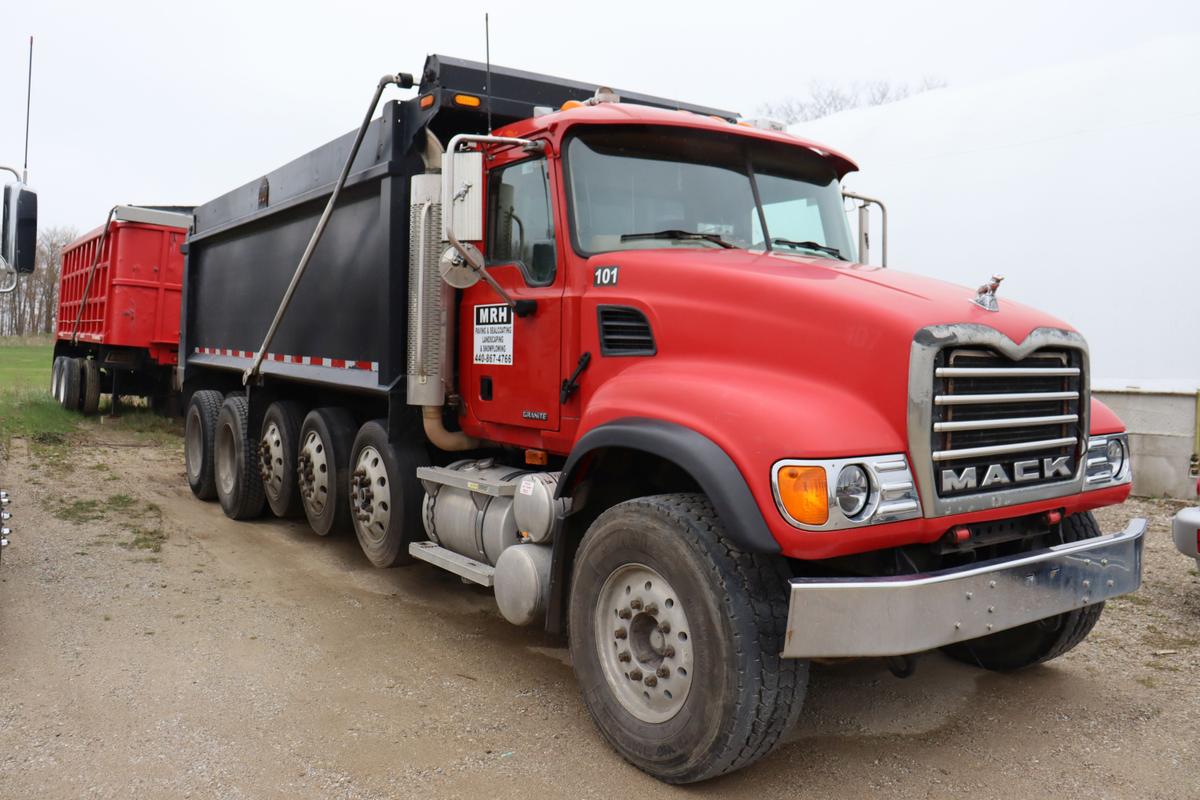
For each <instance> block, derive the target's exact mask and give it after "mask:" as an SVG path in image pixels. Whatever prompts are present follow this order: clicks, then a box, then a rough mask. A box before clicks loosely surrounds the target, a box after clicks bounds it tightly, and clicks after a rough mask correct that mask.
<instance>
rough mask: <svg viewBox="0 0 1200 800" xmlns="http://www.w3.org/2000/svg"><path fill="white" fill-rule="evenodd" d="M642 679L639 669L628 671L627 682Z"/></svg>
mask: <svg viewBox="0 0 1200 800" xmlns="http://www.w3.org/2000/svg"><path fill="white" fill-rule="evenodd" d="M641 679H642V671H641V670H640V669H631V670H629V680H631V681H640V680H641Z"/></svg>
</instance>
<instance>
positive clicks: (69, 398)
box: [50, 356, 101, 416]
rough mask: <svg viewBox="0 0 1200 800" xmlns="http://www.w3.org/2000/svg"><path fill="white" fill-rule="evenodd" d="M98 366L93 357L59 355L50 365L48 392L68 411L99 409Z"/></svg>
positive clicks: (93, 410)
mask: <svg viewBox="0 0 1200 800" xmlns="http://www.w3.org/2000/svg"><path fill="white" fill-rule="evenodd" d="M100 381H101V375H100V366H99V364H97V363H96V360H95V359H91V358H71V357H69V356H58V357H56V358H55V359H54V364H53V365H52V366H51V369H50V393H51V394H52V395H53V396H54V399H55V400H57V401H58V404H59V405H60V406H62V407H63V408H65V409H66V410H68V411H82V412H83V413H84V414H86V415H88V416H91V415H92V414H95V413H96V412H97V411H98V410H99V409H100Z"/></svg>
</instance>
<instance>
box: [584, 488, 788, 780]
mask: <svg viewBox="0 0 1200 800" xmlns="http://www.w3.org/2000/svg"><path fill="white" fill-rule="evenodd" d="M790 577H791V575H790V572H789V571H788V568H787V563H786V561H785V560H784V559H782V558H779V557H775V556H767V555H760V554H753V553H746V552H743V551H741V550H739V549H737V548H736V547H735V546H734V545H733V544H732V543H731V542H730V541H729V540H728V539H727V538H726V537H725V533H724V528H723V526H722V524H721V521H720V520H719V519H718V517H717V514H716V511H715V510H714V509H713V507H712V504H711V503H710V502H709V500H708V499H707V498H706V497H704V496H703V495H699V494H667V495H658V496H654V497H642V498H637V499H634V500H628V501H626V502H623V503H621V504H619V505H616V506H613V507H612V508H610V509H608V510H607V511H605V512H604V513H603V514H601V515H600V516H599V517H598V518H597V519H596V521H595V522H593V523H592V525H591V527H590V528H589V529H588V531H587V533H586V534H585V536H584V538H583V541H582V542H581V544H580V547H579V550H578V552H577V553H576V556H575V565H574V571H573V578H572V584H571V599H570V625H569V638H570V648H571V660H572V663H573V664H574V667H575V672H576V675H577V677H578V682H579V686H580V687H581V689H582V691H583V696H584V702H585V704H586V706H587V708H588V711H589V712H590V713H591V716H592V719H593V720H594V721H595V723H596V725H597V727H598V728H599V729H600V732H601V734H602V735H603V736H604V738H605V739H606V740H607V741H608V742H609V744H610V745H612V747H613V748H614V749H615V750H616V751H617V752H618V753H620V754H621V755H622V756H623V757H624V758H625V759H626V760H628V761H629V762H630V763H632V764H633V765H634V766H636V767H638V768H640V769H642V770H644V771H645V772H647V773H649V774H650V775H653V776H654V777H655V778H658V779H659V780H662V781H665V782H668V783H691V782H695V781H702V780H705V779H708V778H712V777H715V776H717V775H722V774H724V773H727V772H731V771H733V770H736V769H740V768H742V767H745V766H747V765H749V764H752V763H753V762H755V761H757V760H758V759H760V758H762V757H763V756H765V755H766V754H767V753H769V752H771V751H772V750H773V749H774V748H775V747H776V746H777V745H778V744H779V743H780V741H781V740H782V737H783V735H784V734H785V733H787V732H788V730H789V729H790V728H792V727H793V726H794V725H795V723H796V720H797V719H798V717H799V714H800V708H801V706H802V705H803V702H804V696H805V691H806V688H807V685H808V662H807V661H803V660H799V659H784V658H781V657H780V653H781V652H782V651H783V645H784V635H785V631H786V628H787V610H788V595H787V585H788V579H789V578H790Z"/></svg>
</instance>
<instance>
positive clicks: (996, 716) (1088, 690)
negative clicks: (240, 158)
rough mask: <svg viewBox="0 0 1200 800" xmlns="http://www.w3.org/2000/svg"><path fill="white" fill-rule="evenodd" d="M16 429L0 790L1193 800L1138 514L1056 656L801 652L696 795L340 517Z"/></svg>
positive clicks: (1168, 607)
mask: <svg viewBox="0 0 1200 800" xmlns="http://www.w3.org/2000/svg"><path fill="white" fill-rule="evenodd" d="M89 435H90V436H91V438H92V440H93V442H92V444H91V445H90V446H88V447H75V448H73V449H72V452H71V453H69V454H67V455H66V456H65V457H64V456H63V454H61V453H60V454H58V456H57V457H47V456H46V455H45V454H44V453H40V452H39V453H37V454H36V455H34V454H33V453H32V452H31V450H30V448H29V446H27V445H26V443H25V442H23V441H21V440H17V441H15V442H14V444H13V447H12V449H11V452H10V456H9V460H8V462H7V463H0V486H4V487H5V488H7V489H9V490H10V491H11V492H12V494H13V496H14V502H15V505H14V507H13V510H14V512H15V515H16V516H15V519H14V520H13V522H14V523H16V526H15V527H16V530H17V533H16V534H15V536H14V537H13V544H12V546H11V547H9V548H8V549H7V550H6V551H5V554H4V562H3V564H2V565H0V798H5V799H6V800H16V798H92V797H102V798H109V797H111V798H131V797H137V798H149V797H170V798H177V797H205V798H207V797H227V798H259V797H262V798H385V797H389V798H390V797H446V798H449V797H470V798H492V797H499V798H503V797H519V798H524V799H528V798H543V797H546V798H551V797H570V798H590V797H597V798H607V797H620V796H624V797H630V796H638V797H659V796H663V797H668V796H685V795H686V796H697V797H707V796H720V797H729V798H743V797H744V798H754V799H755V800H768V798H785V797H787V798H795V797H855V798H858V797H881V798H883V797H886V798H889V799H891V798H927V797H964V796H968V795H969V796H971V797H973V798H990V797H996V798H999V797H1004V798H1025V797H1049V796H1053V797H1059V798H1075V797H1087V798H1196V797H1198V796H1200V689H1198V688H1197V685H1198V684H1197V670H1198V669H1200V578H1197V574H1196V571H1195V569H1194V567H1195V564H1194V562H1192V561H1189V560H1187V559H1185V558H1183V557H1182V556H1180V555H1179V554H1177V553H1176V552H1175V551H1174V549H1173V548H1172V546H1171V542H1170V535H1169V522H1170V516H1171V514H1172V513H1174V511H1175V509H1176V508H1177V507H1178V506H1177V504H1173V503H1169V502H1162V501H1132V502H1130V503H1127V504H1126V505H1125V506H1124V507H1121V508H1115V509H1109V510H1106V511H1104V512H1103V513H1102V514H1100V519H1101V522H1102V524H1103V526H1104V527H1105V529H1106V530H1114V529H1116V528H1118V527H1123V525H1124V522H1125V520H1126V519H1127V518H1128V517H1131V516H1135V515H1145V516H1149V517H1151V518H1152V521H1153V525H1152V526H1151V529H1150V533H1149V536H1148V543H1147V555H1146V569H1145V584H1144V586H1143V588H1142V590H1141V591H1140V592H1139V593H1138V594H1136V595H1134V596H1132V597H1129V598H1123V599H1119V600H1116V601H1114V602H1112V603H1110V604H1109V606H1108V609H1107V610H1106V612H1105V614H1104V617H1103V618H1102V620H1101V622H1100V624H1099V626H1098V628H1097V629H1096V631H1095V632H1094V634H1093V635H1092V636H1091V638H1090V639H1089V640H1088V641H1087V642H1085V643H1084V644H1083V645H1082V646H1080V647H1079V648H1078V649H1076V650H1075V651H1074V652H1072V653H1071V654H1069V655H1068V656H1066V657H1064V658H1062V659H1060V660H1059V661H1057V662H1054V663H1053V664H1051V665H1047V666H1044V667H1040V668H1035V669H1032V670H1028V671H1026V672H1024V673H1021V674H1017V675H992V674H987V673H984V672H981V671H978V670H975V669H971V668H968V667H965V666H962V665H959V664H956V663H953V662H951V661H949V660H947V659H946V658H944V657H942V656H940V655H937V654H930V655H927V656H925V657H923V658H922V659H921V661H920V664H919V667H918V670H917V673H916V675H915V676H913V677H912V678H909V679H907V680H900V679H896V678H894V677H892V676H891V674H890V673H888V672H887V670H886V669H885V668H884V665H883V664H882V663H881V662H878V661H859V662H849V663H842V664H838V665H819V666H816V667H815V668H814V672H813V679H812V683H811V686H810V690H809V701H808V705H807V707H806V709H805V712H804V714H803V716H802V718H801V721H800V724H799V725H798V726H797V728H796V729H795V731H794V732H793V733H792V734H791V736H790V739H789V742H788V743H787V744H785V745H784V746H783V747H781V748H780V749H779V750H778V751H777V752H776V753H775V754H774V755H772V756H771V757H770V758H768V759H766V760H764V761H763V762H761V763H759V764H758V765H757V766H755V767H752V768H750V769H748V770H745V771H743V772H740V773H737V774H735V775H732V776H728V777H726V778H722V779H720V780H716V781H712V782H710V783H707V784H703V785H700V786H697V787H690V788H686V789H681V788H672V787H667V786H663V785H660V784H658V783H656V782H655V781H653V780H652V779H650V778H648V777H647V776H645V775H643V774H642V773H640V772H638V771H637V770H636V769H634V768H632V767H630V766H628V765H627V764H625V763H624V762H623V761H622V760H621V759H620V758H619V757H618V756H616V755H615V754H614V753H613V752H611V751H610V750H609V749H608V748H607V747H606V746H605V745H604V744H603V742H601V740H600V739H599V737H598V736H597V735H596V733H595V732H594V730H593V728H592V725H591V722H590V720H589V719H588V716H587V713H586V711H585V710H584V708H583V705H582V703H581V702H580V698H579V694H578V691H577V688H576V685H575V681H574V678H573V676H572V673H571V669H570V666H569V663H568V658H567V651H566V649H565V648H564V647H563V646H562V643H561V642H560V641H558V640H555V639H553V638H551V637H548V636H546V635H545V634H543V633H541V632H539V631H535V630H525V629H517V628H513V627H512V626H510V625H508V624H507V623H506V622H504V621H503V619H501V618H500V617H499V615H498V613H497V612H496V610H495V606H494V603H493V601H492V599H491V596H490V595H489V594H488V593H487V592H485V591H482V590H478V589H473V588H471V587H467V586H464V585H463V584H461V583H460V582H459V581H458V580H457V579H456V578H454V577H452V576H449V575H447V574H445V573H441V572H439V571H437V570H435V569H433V568H431V567H427V566H417V567H412V568H406V569H397V570H387V571H382V570H376V569H373V568H372V567H371V566H370V565H369V564H368V563H367V562H366V560H365V559H364V558H363V557H362V556H361V554H360V553H359V552H358V548H357V545H356V543H355V542H354V540H353V537H348V538H346V537H343V538H331V539H321V538H318V537H316V536H315V535H313V534H312V533H311V532H309V530H308V529H307V527H306V526H305V525H303V524H301V523H283V522H278V521H273V520H269V519H264V520H262V521H260V522H256V523H235V522H231V521H229V520H227V519H226V518H225V517H224V516H223V515H222V513H221V509H220V507H219V506H218V505H216V504H215V503H201V502H199V501H197V500H195V499H193V497H192V496H191V494H190V492H189V491H188V488H187V484H186V481H185V479H184V475H183V467H182V457H181V449H180V445H179V444H178V443H177V442H176V441H174V440H171V439H170V438H167V439H163V438H161V437H160V438H158V439H149V438H147V437H145V436H139V435H137V434H133V433H128V432H123V431H106V430H105V429H104V427H103V426H101V427H100V428H98V429H97V432H96V433H94V434H89Z"/></svg>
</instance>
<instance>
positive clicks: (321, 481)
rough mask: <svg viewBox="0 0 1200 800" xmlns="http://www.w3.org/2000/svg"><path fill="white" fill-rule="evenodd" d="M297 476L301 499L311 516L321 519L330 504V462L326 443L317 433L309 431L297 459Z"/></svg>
mask: <svg viewBox="0 0 1200 800" xmlns="http://www.w3.org/2000/svg"><path fill="white" fill-rule="evenodd" d="M296 476H297V478H298V479H299V483H300V499H301V501H303V503H304V509H305V510H306V511H307V512H308V513H309V515H310V516H313V517H319V516H321V514H322V513H323V512H324V511H325V504H326V503H327V502H329V460H328V458H327V454H326V452H325V443H324V442H323V441H321V437H320V436H319V435H318V434H317V432H316V431H309V432H308V435H307V436H305V437H304V442H303V444H301V445H300V454H299V455H298V456H297V457H296Z"/></svg>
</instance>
